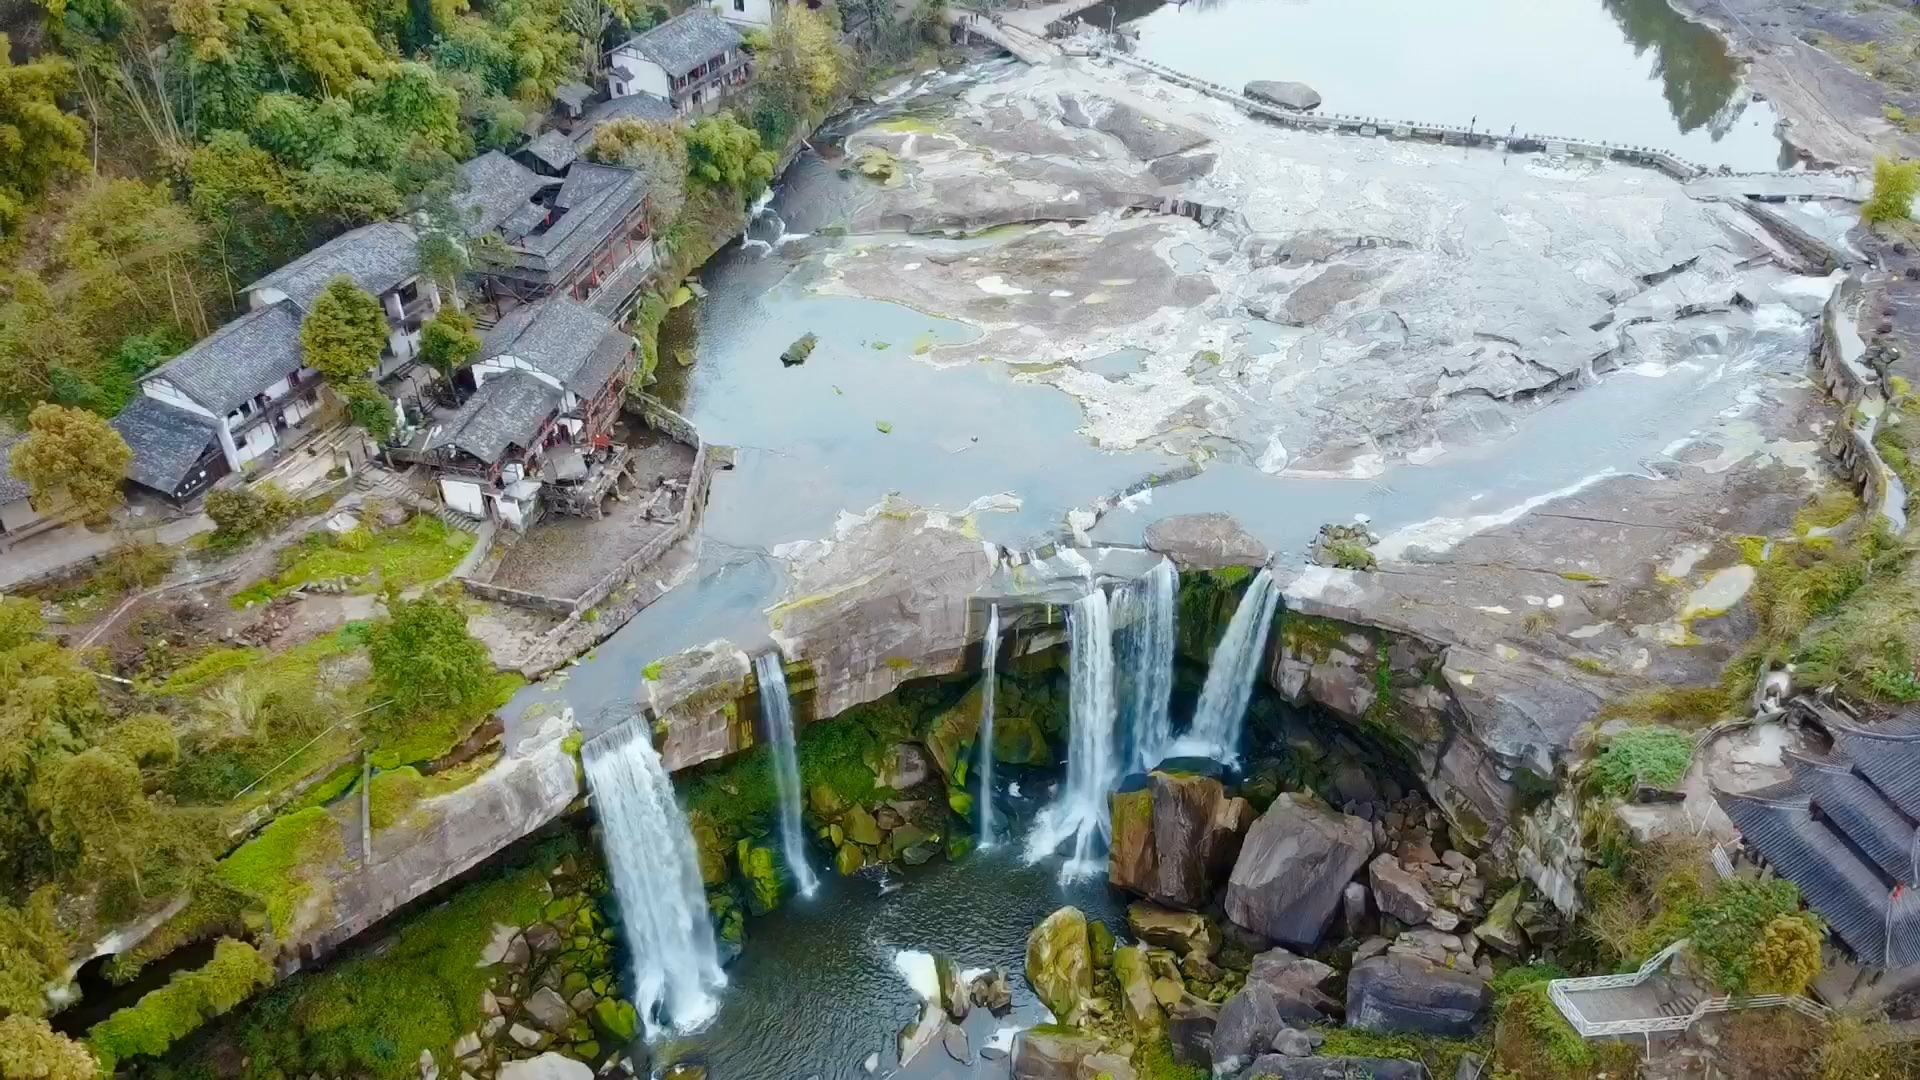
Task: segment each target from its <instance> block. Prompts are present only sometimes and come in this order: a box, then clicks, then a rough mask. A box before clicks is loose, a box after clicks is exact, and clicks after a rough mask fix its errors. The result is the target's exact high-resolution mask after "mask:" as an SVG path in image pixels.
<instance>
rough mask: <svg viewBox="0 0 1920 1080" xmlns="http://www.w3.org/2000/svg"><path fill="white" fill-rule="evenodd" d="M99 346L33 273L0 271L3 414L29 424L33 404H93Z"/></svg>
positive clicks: (0, 393)
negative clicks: (97, 346) (94, 367)
mask: <svg viewBox="0 0 1920 1080" xmlns="http://www.w3.org/2000/svg"><path fill="white" fill-rule="evenodd" d="M96 355H97V354H96V351H95V343H94V342H93V340H92V338H91V336H90V335H89V334H88V333H87V330H86V328H85V327H83V326H81V325H80V323H79V322H78V320H76V319H74V318H72V317H71V316H70V315H69V314H68V312H67V311H66V310H65V309H64V308H62V307H61V306H60V305H59V304H57V303H56V302H55V301H54V298H53V293H52V292H51V291H50V290H49V289H48V288H47V285H46V282H45V281H43V280H41V278H40V277H39V276H38V275H37V274H34V273H32V272H30V271H26V270H16V271H12V272H5V271H0V411H4V412H5V413H6V414H7V415H9V416H11V417H13V418H15V419H17V420H25V419H26V417H27V414H28V413H29V412H31V411H32V410H33V407H34V406H35V405H38V404H40V403H41V402H47V401H50V402H54V403H56V404H60V405H79V406H85V405H88V404H90V403H91V402H92V401H93V400H94V399H95V397H96V387H95V385H94V383H93V380H92V377H91V372H92V370H93V366H94V362H95V359H96Z"/></svg>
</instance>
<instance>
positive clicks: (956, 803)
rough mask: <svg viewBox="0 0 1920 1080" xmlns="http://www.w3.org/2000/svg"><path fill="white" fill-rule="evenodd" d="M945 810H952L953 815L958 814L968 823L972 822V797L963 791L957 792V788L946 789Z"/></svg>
mask: <svg viewBox="0 0 1920 1080" xmlns="http://www.w3.org/2000/svg"><path fill="white" fill-rule="evenodd" d="M947 809H949V810H952V811H953V812H954V813H956V814H959V815H960V816H961V817H963V818H966V819H967V820H968V821H972V820H973V796H972V795H969V794H967V793H966V792H964V791H961V790H959V789H958V788H948V789H947Z"/></svg>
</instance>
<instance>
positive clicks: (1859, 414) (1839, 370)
mask: <svg viewBox="0 0 1920 1080" xmlns="http://www.w3.org/2000/svg"><path fill="white" fill-rule="evenodd" d="M1864 293H1865V291H1864V289H1863V287H1862V285H1861V282H1860V279H1859V278H1858V277H1854V276H1850V277H1848V278H1847V279H1846V280H1845V281H1844V282H1842V283H1841V285H1840V287H1839V288H1838V289H1835V290H1834V291H1833V295H1832V296H1831V297H1828V299H1827V305H1826V308H1825V309H1824V310H1822V311H1821V313H1820V336H1819V338H1818V341H1817V343H1816V344H1815V346H1814V354H1813V367H1814V375H1815V377H1816V378H1817V379H1818V380H1819V382H1820V384H1821V385H1822V386H1824V387H1825V388H1826V391H1827V393H1828V394H1830V395H1832V397H1833V398H1834V399H1835V400H1837V401H1839V402H1840V403H1841V404H1843V405H1846V406H1847V407H1848V409H1847V413H1846V414H1845V415H1844V416H1843V417H1842V419H1841V422H1840V423H1838V424H1835V425H1834V426H1833V430H1832V431H1830V432H1828V433H1827V450H1828V452H1829V453H1831V454H1832V455H1833V456H1834V457H1835V458H1836V459H1837V460H1838V461H1839V462H1840V465H1841V469H1842V471H1843V472H1844V473H1845V474H1846V476H1847V477H1848V478H1849V479H1851V480H1852V481H1853V484H1854V490H1855V491H1857V492H1858V493H1859V495H1860V501H1861V502H1863V503H1865V504H1867V505H1869V506H1872V507H1874V508H1875V509H1876V510H1877V511H1878V512H1879V514H1880V517H1881V518H1882V519H1883V520H1885V521H1886V522H1887V525H1888V526H1889V527H1890V528H1891V529H1892V530H1893V531H1894V532H1895V533H1896V534H1897V533H1903V532H1905V531H1906V529H1907V490H1906V485H1905V484H1903V483H1902V482H1901V480H1900V477H1899V476H1898V475H1896V474H1895V473H1894V471H1893V470H1892V469H1891V468H1888V467H1887V463H1886V462H1885V461H1884V460H1882V459H1881V457H1880V451H1879V450H1877V449H1875V448H1874V445H1873V436H1874V433H1875V432H1876V431H1877V430H1878V429H1879V425H1880V416H1881V413H1882V412H1884V411H1885V410H1886V408H1887V407H1888V406H1887V400H1886V394H1885V391H1884V390H1883V389H1882V388H1881V386H1880V381H1879V377H1878V376H1876V375H1875V374H1874V373H1873V372H1872V371H1871V370H1870V369H1868V368H1867V366H1866V365H1865V364H1864V363H1863V362H1862V360H1861V358H1862V357H1863V356H1864V354H1865V353H1866V348H1867V347H1866V342H1864V341H1863V340H1861V338H1860V330H1859V324H1858V322H1857V320H1856V314H1857V312H1858V311H1859V310H1860V306H1861V305H1862V304H1863V303H1864V302H1865V295H1864Z"/></svg>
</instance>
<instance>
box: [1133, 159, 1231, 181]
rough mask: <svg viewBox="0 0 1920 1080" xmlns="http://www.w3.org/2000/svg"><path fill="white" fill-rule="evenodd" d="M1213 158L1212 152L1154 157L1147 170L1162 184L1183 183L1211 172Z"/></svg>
mask: <svg viewBox="0 0 1920 1080" xmlns="http://www.w3.org/2000/svg"><path fill="white" fill-rule="evenodd" d="M1215 160H1217V155H1214V154H1204V153H1203V154H1175V155H1171V156H1169V157H1163V158H1156V159H1154V161H1153V163H1152V164H1150V165H1148V166H1147V171H1148V172H1150V173H1152V174H1153V178H1154V179H1155V180H1158V181H1160V182H1161V183H1163V184H1168V185H1173V184H1184V183H1186V182H1187V181H1189V180H1196V179H1199V178H1200V177H1202V176H1205V175H1207V174H1208V173H1210V172H1212V171H1213V165H1214V162H1215Z"/></svg>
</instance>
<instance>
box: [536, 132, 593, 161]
mask: <svg viewBox="0 0 1920 1080" xmlns="http://www.w3.org/2000/svg"><path fill="white" fill-rule="evenodd" d="M527 153H529V154H532V155H533V156H534V157H535V158H537V159H539V160H540V161H541V162H543V163H544V164H545V165H546V166H547V167H548V168H550V169H564V168H566V167H567V166H568V165H570V164H572V163H573V159H574V158H577V157H579V156H580V151H579V150H577V149H575V147H574V145H573V140H572V139H569V138H567V137H566V136H565V135H562V134H560V133H559V132H558V131H543V132H541V133H540V137H539V138H537V139H535V140H533V141H532V142H530V143H528V144H527Z"/></svg>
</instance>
